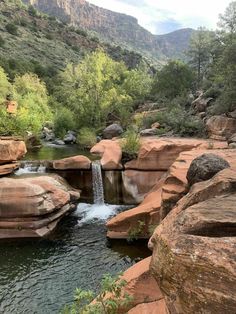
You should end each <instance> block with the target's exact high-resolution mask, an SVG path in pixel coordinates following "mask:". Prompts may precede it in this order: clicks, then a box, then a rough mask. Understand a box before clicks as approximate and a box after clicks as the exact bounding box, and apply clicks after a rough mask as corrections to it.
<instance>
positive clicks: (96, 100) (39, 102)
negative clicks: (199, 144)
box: [0, 0, 236, 154]
mask: <svg viewBox="0 0 236 314" xmlns="http://www.w3.org/2000/svg"><path fill="white" fill-rule="evenodd" d="M0 5H1V6H3V5H4V7H2V10H1V13H0V19H1V21H2V24H1V28H0V36H1V37H0V51H1V52H3V54H2V55H1V57H0V65H2V67H0V83H1V84H0V102H1V104H2V105H1V107H0V111H1V122H0V134H1V135H15V134H16V135H17V134H22V135H25V134H26V133H27V132H31V133H34V134H39V132H40V130H41V128H42V126H43V125H44V124H45V123H46V122H48V121H51V122H53V124H54V131H55V134H56V136H58V137H60V138H61V137H63V136H64V135H65V134H66V132H67V131H68V130H74V131H76V132H77V134H78V139H79V138H81V145H84V146H90V145H92V144H93V143H94V142H95V141H96V138H97V136H98V135H100V134H101V131H102V129H103V128H104V127H106V126H107V124H108V123H111V122H113V121H114V122H118V123H120V124H121V125H122V126H123V128H124V129H125V130H127V129H129V130H131V129H132V128H130V127H132V124H133V126H134V128H133V130H136V133H138V131H140V130H141V129H144V128H150V127H151V125H152V124H153V123H154V122H158V123H159V124H160V128H159V129H158V130H157V134H159V135H162V134H166V133H167V134H172V135H180V136H202V135H203V130H204V124H203V122H202V120H201V118H200V117H199V116H197V115H196V114H195V112H194V110H193V108H192V106H191V102H192V100H193V99H194V97H196V95H197V90H199V89H201V90H203V92H204V96H205V97H211V98H212V102H211V105H210V106H209V107H208V108H207V112H206V114H207V115H210V114H215V113H227V112H229V111H232V110H234V109H236V108H235V106H236V91H235V83H236V62H235V61H236V59H235V55H236V54H235V51H236V26H235V25H236V20H235V15H236V2H232V3H231V4H230V5H229V7H228V8H227V10H226V12H225V13H224V14H222V15H221V16H220V21H219V29H218V30H217V31H216V32H213V31H208V30H206V29H204V28H200V29H199V30H198V32H195V33H194V34H193V37H192V40H191V43H190V49H189V51H188V52H187V55H188V62H187V63H184V62H182V61H179V60H170V61H169V62H168V63H167V64H166V65H164V66H163V67H162V68H161V69H160V70H158V71H154V72H155V73H154V72H153V71H152V69H150V67H148V65H147V63H145V62H141V61H140V60H139V62H137V64H136V66H134V64H132V67H130V66H129V65H128V64H127V60H126V62H124V61H122V60H121V59H122V56H121V55H122V53H121V50H120V48H119V49H118V48H117V50H115V51H116V54H114V55H112V54H111V51H110V55H108V53H107V51H108V50H109V49H111V46H109V49H108V47H107V46H102V45H101V44H100V43H99V42H97V40H94V39H92V38H90V35H89V34H87V33H86V32H84V30H80V29H76V28H73V27H71V26H69V25H66V24H64V23H62V22H60V21H58V20H56V19H53V18H51V17H48V16H45V15H42V14H41V13H39V12H38V11H36V10H35V9H34V8H33V7H31V6H30V7H26V6H24V5H22V3H21V1H20V0H19V1H13V0H5V1H4V2H2V3H1V4H0ZM18 11H19V12H21V14H20V15H19V14H18V13H17V12H18ZM12 17H14V18H12ZM9 23H11V24H14V25H15V26H16V27H15V28H14V27H12V26H9ZM16 33H17V35H16ZM26 36H27V38H26ZM16 39H17V41H16ZM18 40H19V41H18ZM19 43H20V45H22V46H23V50H20V49H18V48H19V46H14V47H17V49H11V50H9V47H10V45H11V44H14V45H15V44H17V45H18V44H19ZM45 43H46V44H48V47H47V49H46V51H39V52H38V54H32V51H30V47H31V48H33V49H34V51H36V50H35V49H36V48H35V46H37V47H38V49H41V48H42V46H41V45H44V44H45ZM76 43H77V44H76ZM81 43H83V45H82V47H83V48H82V47H81V46H79V45H80V44H81ZM91 43H93V44H91ZM61 44H62V46H60V45H61ZM76 45H77V46H76ZM59 46H60V48H59ZM14 47H13V48H14ZM24 47H27V54H26V55H24V52H25V51H26V50H24V49H26V48H24ZM44 47H45V46H44ZM68 47H70V49H69V48H68ZM73 47H74V48H73ZM75 47H77V48H78V49H77V48H76V49H75ZM85 47H86V49H85ZM68 49H69V51H70V52H72V51H73V53H74V55H73V57H70V56H71V55H70V53H68ZM81 49H82V50H83V53H82V50H81ZM15 50H17V51H15ZM53 50H54V51H53ZM9 51H11V54H10V56H9V53H7V52H9ZM52 51H53V53H52ZM15 53H18V55H17V56H18V57H17V58H15V57H14V56H16V55H15ZM45 53H46V54H47V55H45ZM48 53H50V56H49V55H48ZM29 54H30V55H31V58H29V57H28V56H29ZM33 55H34V56H33ZM111 55H112V56H111ZM131 55H132V53H131ZM42 56H43V57H42ZM133 56H135V54H133ZM42 58H44V59H45V60H46V62H45V63H44V62H42V60H44V59H42ZM52 59H53V60H52ZM58 59H60V63H58ZM9 95H10V96H11V98H12V99H14V100H16V101H17V102H18V109H17V113H16V114H10V115H9V114H8V113H7V111H6V106H5V101H6V98H7V96H8V97H9ZM150 101H152V102H154V104H155V105H154V109H155V111H154V112H153V114H151V115H149V116H146V115H145V114H142V113H141V114H139V116H138V118H137V115H135V113H136V110H137V109H138V108H139V106H140V104H143V103H145V102H150ZM132 132H133V131H132ZM132 132H131V131H128V132H127V133H126V136H127V143H126V148H125V149H126V150H127V152H128V151H129V152H128V153H129V154H131V153H133V154H136V152H137V149H138V137H135V136H134V134H133V133H132ZM136 144H137V145H136Z"/></svg>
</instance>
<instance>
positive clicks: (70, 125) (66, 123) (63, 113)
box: [54, 108, 75, 138]
mask: <svg viewBox="0 0 236 314" xmlns="http://www.w3.org/2000/svg"><path fill="white" fill-rule="evenodd" d="M54 129H55V134H56V136H58V137H61V138H62V137H64V136H65V134H66V133H67V131H69V130H74V129H75V121H74V115H73V113H72V112H71V111H70V110H69V109H66V108H62V109H60V110H59V111H58V112H57V113H56V115H55V118H54Z"/></svg>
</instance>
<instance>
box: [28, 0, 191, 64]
mask: <svg viewBox="0 0 236 314" xmlns="http://www.w3.org/2000/svg"><path fill="white" fill-rule="evenodd" d="M24 2H25V3H27V4H32V5H34V6H35V7H36V8H38V9H39V10H40V11H42V12H45V13H47V14H50V15H53V16H56V17H58V18H60V19H61V20H63V21H67V22H70V23H71V24H72V25H78V26H80V27H82V28H83V29H86V30H90V31H94V32H96V33H98V34H99V36H100V37H101V38H103V39H105V40H107V41H111V42H115V43H117V44H119V45H122V46H124V47H127V48H132V49H133V50H135V51H138V52H140V53H144V54H145V55H147V56H148V57H150V58H154V59H155V60H159V61H160V60H162V61H163V60H166V58H184V51H185V50H186V49H187V47H188V43H189V39H190V36H191V33H192V32H193V30H192V29H181V30H178V31H175V32H172V33H170V34H167V35H161V36H159V35H153V34H151V33H150V32H149V31H147V30H146V29H144V28H143V27H141V26H140V25H139V24H138V21H137V19H136V18H134V17H131V16H128V15H125V14H120V13H116V12H112V11H109V10H106V9H103V8H100V7H98V6H95V5H93V4H90V3H88V2H87V1H85V0H24Z"/></svg>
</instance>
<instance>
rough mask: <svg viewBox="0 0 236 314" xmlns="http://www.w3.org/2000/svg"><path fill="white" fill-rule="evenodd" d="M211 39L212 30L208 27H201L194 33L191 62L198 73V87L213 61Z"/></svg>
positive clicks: (190, 49) (190, 48) (190, 53)
mask: <svg viewBox="0 0 236 314" xmlns="http://www.w3.org/2000/svg"><path fill="white" fill-rule="evenodd" d="M211 40H212V32H209V31H208V30H207V29H206V28H204V27H200V28H199V29H198V30H197V31H196V32H194V33H193V35H192V37H191V40H190V45H189V50H188V52H187V54H188V57H189V64H190V65H191V66H192V68H193V69H194V71H195V72H196V75H197V87H198V88H199V87H201V84H202V81H203V78H204V75H205V74H206V71H207V69H208V66H209V64H210V62H211Z"/></svg>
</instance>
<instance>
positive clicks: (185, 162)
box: [107, 149, 236, 238]
mask: <svg viewBox="0 0 236 314" xmlns="http://www.w3.org/2000/svg"><path fill="white" fill-rule="evenodd" d="M207 152H209V153H214V154H216V155H219V156H220V157H222V158H224V159H225V160H227V161H228V162H229V164H230V166H231V168H232V169H235V170H236V151H235V150H233V149H232V150H230V149H222V150H220V149H219V150H208V151H206V150H200V149H195V150H191V151H188V152H182V153H181V154H180V155H179V157H178V158H177V159H176V161H175V162H174V163H173V165H172V166H171V167H170V169H169V171H168V173H167V176H166V177H165V178H162V179H161V180H160V181H159V182H158V183H157V184H156V186H155V187H154V189H153V190H152V191H150V193H148V194H147V196H146V197H145V198H144V201H143V202H142V203H141V204H140V205H139V206H138V207H135V208H133V209H130V210H127V211H125V212H122V213H120V214H118V215H117V216H116V217H114V218H112V219H111V220H109V221H108V222H107V228H108V232H107V236H108V237H109V238H129V237H130V236H131V235H133V234H135V233H137V234H136V237H137V238H149V236H150V232H151V230H152V229H153V228H154V227H155V226H156V225H158V223H159V222H160V221H161V220H162V219H163V218H164V217H165V216H166V215H167V214H168V213H169V212H170V210H171V209H172V208H173V207H174V205H175V204H176V202H177V201H178V200H179V199H180V198H181V197H182V196H184V195H185V194H186V193H187V192H188V183H187V179H186V174H187V171H188V168H189V166H190V164H191V162H192V160H193V159H195V158H196V157H198V156H200V155H202V154H203V153H207ZM140 222H141V223H142V224H144V225H143V226H142V228H140V226H141V223H140Z"/></svg>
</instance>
